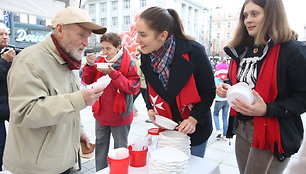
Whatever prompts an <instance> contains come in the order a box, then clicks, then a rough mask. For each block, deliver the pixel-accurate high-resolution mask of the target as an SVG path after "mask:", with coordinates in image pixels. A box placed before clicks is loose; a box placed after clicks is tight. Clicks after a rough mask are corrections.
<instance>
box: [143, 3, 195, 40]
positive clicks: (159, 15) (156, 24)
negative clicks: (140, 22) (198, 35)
mask: <svg viewBox="0 0 306 174" xmlns="http://www.w3.org/2000/svg"><path fill="white" fill-rule="evenodd" d="M139 17H140V18H141V19H144V20H145V22H146V24H147V25H148V26H149V28H151V29H152V30H154V31H155V32H156V33H158V34H159V33H162V32H163V31H167V32H168V33H169V34H168V37H170V36H171V35H172V34H173V35H175V36H176V37H179V38H182V39H188V40H193V38H192V37H190V36H187V35H185V33H184V27H183V25H182V21H181V19H180V17H179V15H178V14H177V12H176V11H175V10H173V9H164V8H160V7H150V8H148V9H146V10H145V11H143V12H142V13H141V14H140V16H139Z"/></svg>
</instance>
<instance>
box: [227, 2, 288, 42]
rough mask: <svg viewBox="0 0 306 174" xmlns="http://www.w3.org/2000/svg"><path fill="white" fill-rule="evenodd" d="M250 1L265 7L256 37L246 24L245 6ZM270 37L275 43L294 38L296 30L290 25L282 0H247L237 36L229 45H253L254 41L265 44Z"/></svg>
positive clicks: (241, 13) (242, 10) (240, 18)
mask: <svg viewBox="0 0 306 174" xmlns="http://www.w3.org/2000/svg"><path fill="white" fill-rule="evenodd" d="M249 2H253V3H254V4H256V5H258V6H260V7H261V8H263V9H264V19H263V24H262V27H261V28H260V30H259V32H258V34H257V36H256V37H255V38H254V37H252V36H250V35H249V34H248V31H247V29H246V27H245V25H244V19H245V17H244V14H243V13H244V8H245V6H246V5H247V4H248V3H249ZM268 38H271V39H272V41H273V43H274V44H279V43H283V42H287V41H289V40H291V39H294V32H293V31H292V30H291V28H290V27H289V24H288V21H287V17H286V12H285V9H284V5H283V2H282V0H246V1H245V2H244V4H243V6H242V9H241V11H240V16H239V24H238V27H237V30H236V33H235V36H234V38H233V40H232V41H231V42H230V44H229V46H231V47H235V46H237V45H239V44H241V45H252V44H254V43H255V44H256V45H264V44H265V43H266V42H267V39H268Z"/></svg>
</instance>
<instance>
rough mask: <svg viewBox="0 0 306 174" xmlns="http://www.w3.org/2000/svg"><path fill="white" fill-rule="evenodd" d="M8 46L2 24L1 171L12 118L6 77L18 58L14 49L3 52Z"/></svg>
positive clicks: (0, 65) (0, 41)
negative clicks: (7, 126)
mask: <svg viewBox="0 0 306 174" xmlns="http://www.w3.org/2000/svg"><path fill="white" fill-rule="evenodd" d="M8 44H9V33H8V29H7V28H6V26H5V25H4V24H3V23H0V52H1V55H0V88H1V90H0V171H2V164H3V162H2V158H3V151H4V146H5V139H6V129H5V121H9V116H10V110H9V104H8V92H7V79H6V77H7V73H8V71H9V69H10V68H11V64H12V61H13V59H14V57H15V56H16V52H15V51H14V50H13V49H12V48H11V49H9V50H8V51H5V52H3V51H4V50H3V49H5V47H6V46H7V45H8Z"/></svg>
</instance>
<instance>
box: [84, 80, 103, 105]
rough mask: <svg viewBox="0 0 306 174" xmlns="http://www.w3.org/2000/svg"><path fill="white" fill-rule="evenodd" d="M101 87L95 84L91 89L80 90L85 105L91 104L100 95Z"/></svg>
mask: <svg viewBox="0 0 306 174" xmlns="http://www.w3.org/2000/svg"><path fill="white" fill-rule="evenodd" d="M102 93H103V87H102V86H101V85H100V86H97V87H95V88H93V89H84V90H82V94H83V97H84V100H85V103H86V105H87V106H92V105H93V104H94V103H95V102H96V100H97V99H98V98H99V97H100V96H101V95H102Z"/></svg>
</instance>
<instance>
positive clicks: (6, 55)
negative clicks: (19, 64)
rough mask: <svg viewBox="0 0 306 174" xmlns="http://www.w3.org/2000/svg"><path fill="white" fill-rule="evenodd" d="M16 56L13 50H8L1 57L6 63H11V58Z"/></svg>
mask: <svg viewBox="0 0 306 174" xmlns="http://www.w3.org/2000/svg"><path fill="white" fill-rule="evenodd" d="M15 56H16V52H15V51H14V49H13V48H10V49H9V50H8V51H6V52H4V53H3V54H2V55H1V57H2V58H3V59H5V60H6V61H7V62H12V61H13V58H14V57H15Z"/></svg>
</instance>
